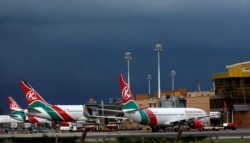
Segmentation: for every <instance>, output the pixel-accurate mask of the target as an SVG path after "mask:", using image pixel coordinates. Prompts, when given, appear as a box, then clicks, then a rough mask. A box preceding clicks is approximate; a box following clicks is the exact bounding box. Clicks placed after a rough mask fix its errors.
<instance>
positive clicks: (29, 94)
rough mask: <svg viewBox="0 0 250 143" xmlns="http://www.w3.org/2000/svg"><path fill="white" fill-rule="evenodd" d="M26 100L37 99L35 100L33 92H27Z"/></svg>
mask: <svg viewBox="0 0 250 143" xmlns="http://www.w3.org/2000/svg"><path fill="white" fill-rule="evenodd" d="M26 99H29V100H30V101H33V100H36V99H37V98H36V95H35V92H34V91H29V92H28V93H27V94H26Z"/></svg>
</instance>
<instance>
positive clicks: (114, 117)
mask: <svg viewBox="0 0 250 143" xmlns="http://www.w3.org/2000/svg"><path fill="white" fill-rule="evenodd" d="M86 117H90V118H108V119H122V120H126V119H128V118H126V117H117V116H96V115H86Z"/></svg>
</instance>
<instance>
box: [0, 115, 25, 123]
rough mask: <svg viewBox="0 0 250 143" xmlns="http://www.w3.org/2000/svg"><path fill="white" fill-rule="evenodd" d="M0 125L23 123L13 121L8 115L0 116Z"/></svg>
mask: <svg viewBox="0 0 250 143" xmlns="http://www.w3.org/2000/svg"><path fill="white" fill-rule="evenodd" d="M0 123H23V121H19V120H16V119H13V118H12V117H10V116H9V115H0Z"/></svg>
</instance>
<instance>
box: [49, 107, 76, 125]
mask: <svg viewBox="0 0 250 143" xmlns="http://www.w3.org/2000/svg"><path fill="white" fill-rule="evenodd" d="M51 107H52V109H54V110H55V111H56V112H57V113H58V114H59V115H60V116H61V117H62V118H63V120H64V121H74V119H73V118H72V117H71V116H70V115H69V114H67V113H66V112H65V111H63V110H62V109H61V108H59V107H58V106H56V105H51Z"/></svg>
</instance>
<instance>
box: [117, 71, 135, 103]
mask: <svg viewBox="0 0 250 143" xmlns="http://www.w3.org/2000/svg"><path fill="white" fill-rule="evenodd" d="M119 83H120V92H121V97H122V103H127V102H128V101H129V100H134V96H133V93H132V92H131V90H130V89H129V87H128V84H127V83H126V82H125V79H124V77H123V75H122V74H120V75H119Z"/></svg>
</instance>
